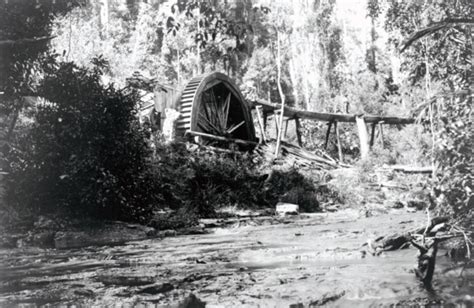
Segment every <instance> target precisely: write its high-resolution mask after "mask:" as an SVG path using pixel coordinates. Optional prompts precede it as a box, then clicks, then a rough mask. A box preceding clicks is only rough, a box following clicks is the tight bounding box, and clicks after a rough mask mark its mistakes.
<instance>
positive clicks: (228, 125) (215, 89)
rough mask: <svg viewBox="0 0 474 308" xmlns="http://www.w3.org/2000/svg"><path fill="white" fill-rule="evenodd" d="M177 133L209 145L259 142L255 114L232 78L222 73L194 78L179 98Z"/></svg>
mask: <svg viewBox="0 0 474 308" xmlns="http://www.w3.org/2000/svg"><path fill="white" fill-rule="evenodd" d="M178 110H179V112H180V116H179V118H178V120H177V123H176V134H177V136H186V137H189V138H190V137H193V138H194V139H195V140H196V141H198V142H199V143H203V144H206V145H212V146H218V147H228V146H229V145H230V144H238V145H239V146H241V147H251V146H253V145H256V139H257V138H256V137H255V128H254V124H253V120H252V113H251V111H250V108H249V106H248V105H247V103H246V101H245V99H244V98H243V96H242V94H241V93H240V91H239V89H238V88H237V86H236V85H235V84H234V83H233V82H232V80H231V79H230V78H229V77H227V76H226V75H224V74H221V73H211V74H209V75H201V76H197V77H194V78H193V79H191V81H190V82H189V83H188V84H187V85H186V87H185V88H184V91H183V93H182V94H181V97H180V98H179V105H178Z"/></svg>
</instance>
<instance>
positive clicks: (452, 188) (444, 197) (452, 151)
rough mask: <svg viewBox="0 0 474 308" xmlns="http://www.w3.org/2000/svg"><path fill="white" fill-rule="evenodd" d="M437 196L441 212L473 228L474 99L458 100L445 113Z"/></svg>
mask: <svg viewBox="0 0 474 308" xmlns="http://www.w3.org/2000/svg"><path fill="white" fill-rule="evenodd" d="M441 120H442V125H441V131H440V139H441V142H439V144H438V148H437V152H436V160H437V161H438V162H439V163H440V168H439V170H438V171H437V177H436V179H435V185H434V189H433V191H434V194H435V197H436V201H437V206H438V209H439V211H440V212H442V213H444V214H450V215H453V216H454V217H455V218H456V219H459V220H461V221H462V222H463V223H465V224H466V225H468V226H469V227H472V219H473V218H474V194H473V191H474V177H473V174H472V170H473V169H472V168H473V166H474V153H473V151H474V129H473V123H472V100H471V98H470V97H465V98H457V100H456V102H455V104H448V105H447V106H446V109H445V110H443V114H442V117H441Z"/></svg>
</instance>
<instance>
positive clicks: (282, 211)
mask: <svg viewBox="0 0 474 308" xmlns="http://www.w3.org/2000/svg"><path fill="white" fill-rule="evenodd" d="M299 211H300V207H299V206H298V204H293V203H283V202H278V203H277V205H276V212H277V214H278V215H281V216H284V215H298V214H299Z"/></svg>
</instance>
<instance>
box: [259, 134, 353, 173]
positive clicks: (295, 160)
mask: <svg viewBox="0 0 474 308" xmlns="http://www.w3.org/2000/svg"><path fill="white" fill-rule="evenodd" d="M275 147H276V143H275V142H274V141H269V142H267V143H266V144H261V145H259V146H258V147H257V148H256V149H255V150H254V151H256V152H257V153H258V154H259V155H260V156H262V157H263V158H264V160H266V161H271V162H274V163H280V164H283V163H286V164H290V165H293V166H295V167H308V168H312V169H317V170H330V169H336V168H340V167H347V165H345V164H341V163H339V162H337V161H336V160H335V159H333V158H332V157H331V156H329V155H328V154H327V153H325V152H324V151H318V153H317V154H316V153H315V152H310V151H307V150H305V149H303V148H301V147H299V146H297V145H294V144H291V143H288V142H284V141H282V143H281V152H280V156H279V157H278V159H276V160H275V156H274V155H275Z"/></svg>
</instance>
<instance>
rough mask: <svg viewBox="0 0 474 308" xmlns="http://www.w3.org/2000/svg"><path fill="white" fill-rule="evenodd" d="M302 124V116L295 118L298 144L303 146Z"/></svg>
mask: <svg viewBox="0 0 474 308" xmlns="http://www.w3.org/2000/svg"><path fill="white" fill-rule="evenodd" d="M300 128H301V124H300V118H295V130H296V139H297V140H298V145H299V146H300V147H302V146H303V141H302V140H301V131H300Z"/></svg>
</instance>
